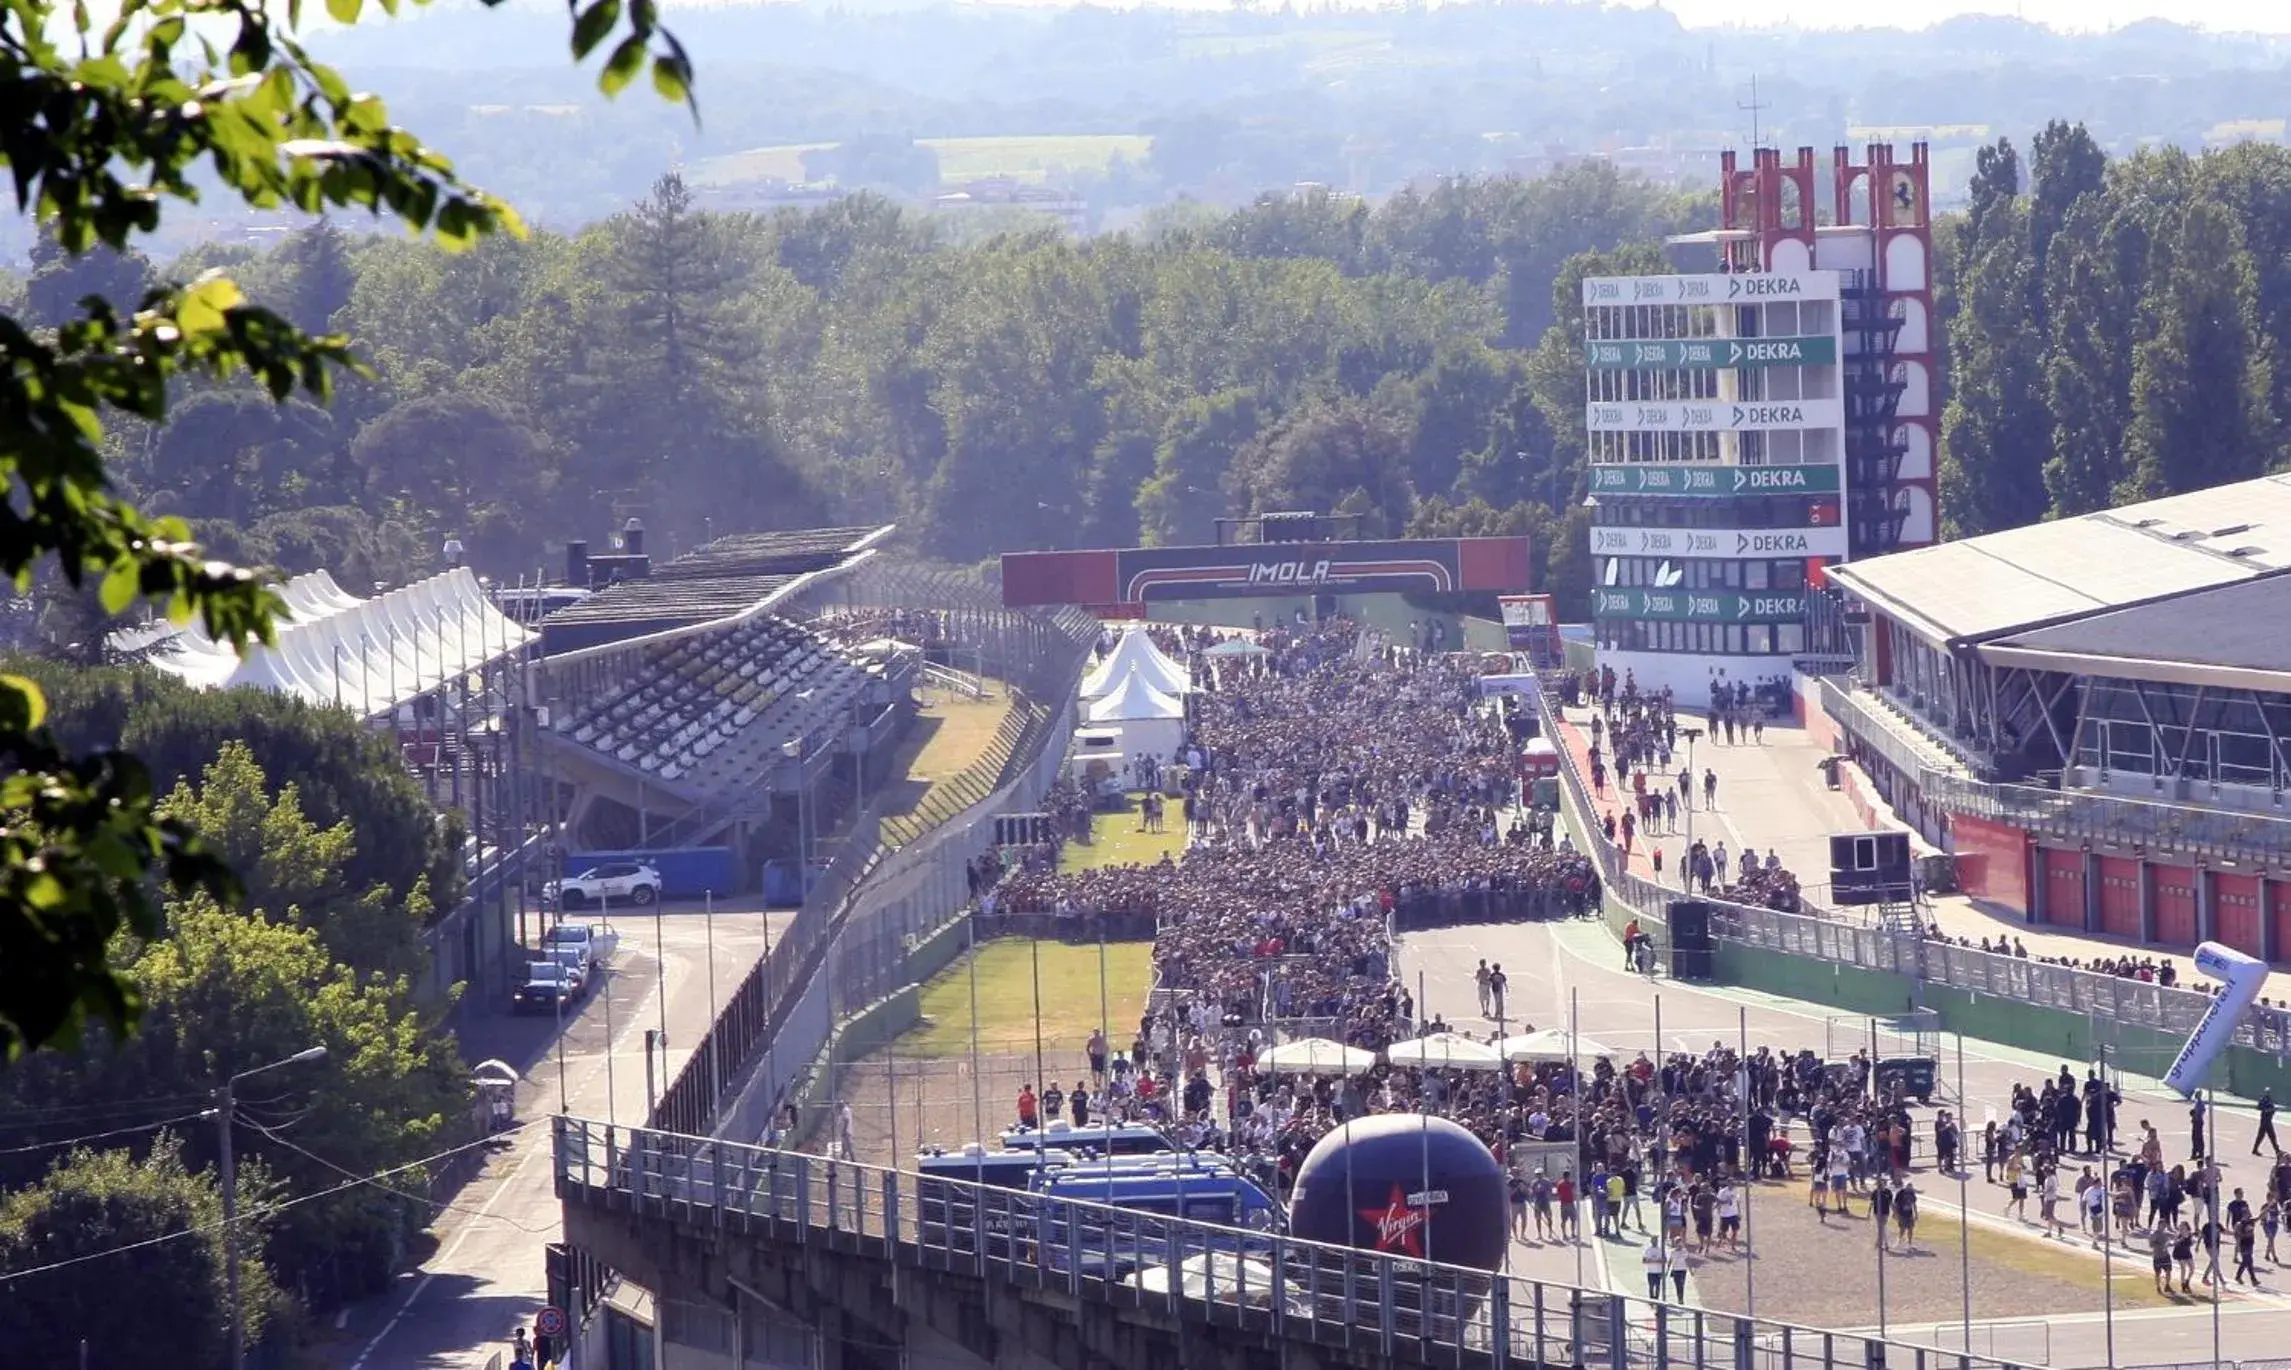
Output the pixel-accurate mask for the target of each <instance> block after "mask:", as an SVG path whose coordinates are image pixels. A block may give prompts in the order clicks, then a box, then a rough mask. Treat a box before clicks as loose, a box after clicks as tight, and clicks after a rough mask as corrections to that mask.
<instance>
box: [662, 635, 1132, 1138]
mask: <svg viewBox="0 0 2291 1370" xmlns="http://www.w3.org/2000/svg"><path fill="white" fill-rule="evenodd" d="M982 617H986V616H983V615H982ZM999 626H1000V625H999V624H998V628H999ZM1096 632H1097V625H1096V623H1095V621H1094V620H1091V619H1090V618H1089V617H1088V616H1087V615H1079V614H1073V613H1067V612H1061V613H1060V614H1058V615H1056V616H1053V617H1051V618H1049V619H1046V620H1043V621H1041V622H1040V623H1037V624H1034V625H1033V631H1030V632H1028V633H1026V634H1013V635H1012V636H1013V639H1014V640H1013V641H1012V642H1011V643H1010V644H1009V650H1010V652H1011V654H1012V660H1013V661H1014V662H1016V661H1020V660H1021V659H1023V669H1021V670H1014V671H1012V672H1011V675H1012V676H1013V677H1015V678H1017V679H1019V680H1021V681H1022V682H1023V683H1024V684H1025V686H1026V688H1027V689H1028V690H1029V691H1030V692H1034V691H1038V692H1040V694H1041V695H1042V696H1043V697H1047V698H1053V699H1061V698H1062V699H1064V700H1065V701H1066V703H1065V706H1064V707H1063V708H1062V709H1061V710H1060V711H1059V712H1058V713H1057V714H1055V715H1053V716H1052V718H1053V720H1054V726H1052V727H1050V728H1047V729H1044V730H1043V731H1042V732H1040V733H1038V734H1036V738H1037V739H1041V740H1054V739H1056V738H1057V737H1059V736H1060V735H1061V730H1070V728H1071V724H1072V721H1073V715H1074V702H1073V700H1074V686H1075V683H1076V682H1077V681H1078V680H1079V679H1080V676H1081V672H1082V668H1083V665H1084V663H1085V662H1086V660H1087V658H1088V652H1087V651H1086V649H1085V644H1086V643H1087V642H1088V641H1090V640H1091V639H1092V638H1094V637H1095V636H1096ZM1063 761H1064V754H1063V751H1062V749H1059V748H1055V747H1049V746H1045V747H1043V749H1042V753H1041V754H1040V755H1038V756H1036V757H1034V758H1033V759H1032V760H1030V761H1025V762H1020V761H1019V760H1018V759H1017V758H1013V764H1014V765H1020V766H1021V767H1022V769H1020V771H1019V773H1018V775H1017V777H1016V778H1015V779H1013V780H1012V781H1011V782H1010V783H1009V784H1006V785H1005V786H1003V788H1001V789H999V790H997V791H995V792H994V793H993V794H991V795H988V796H986V797H985V798H983V799H981V800H980V801H979V802H978V803H976V804H973V805H971V806H970V807H969V808H967V809H965V810H963V811H962V812H960V813H958V814H956V815H954V816H952V817H951V818H950V819H949V820H948V821H947V822H945V823H944V824H942V825H940V826H939V827H938V828H936V829H934V830H933V831H931V832H929V833H928V834H925V835H923V836H922V837H921V838H920V839H919V840H916V841H912V842H909V843H908V844H906V845H904V846H901V847H899V848H898V849H896V850H892V849H890V847H888V846H887V845H886V844H885V843H884V842H883V841H882V840H881V838H882V816H883V812H884V809H885V806H886V805H887V804H889V803H891V802H893V797H892V796H890V795H885V796H882V797H880V798H879V799H878V800H877V801H876V803H875V804H873V805H871V806H870V807H869V808H868V809H867V810H866V811H865V812H864V813H862V814H861V815H860V816H859V818H858V819H857V820H855V821H854V823H853V824H852V827H851V830H850V831H849V832H848V833H847V834H846V835H845V836H844V838H843V839H842V841H841V842H840V843H839V845H838V850H837V854H836V857H835V859H834V861H833V862H832V863H830V865H829V866H828V868H827V869H826V870H825V871H823V872H822V873H821V874H820V875H819V877H818V878H817V880H816V882H815V883H813V884H812V885H811V886H810V888H809V889H808V890H807V891H806V893H805V897H804V901H803V906H802V908H801V909H799V910H798V911H797V913H796V916H795V918H794V920H793V921H792V922H790V923H789V925H788V928H787V930H786V932H784V933H783V934H781V936H780V938H779V940H778V941H777V942H776V943H775V944H774V945H773V946H772V947H771V948H770V950H769V952H768V953H767V954H766V955H765V956H764V957H763V959H761V960H759V961H758V962H757V963H756V965H755V967H754V969H752V970H750V971H749V973H748V975H747V977H746V978H745V979H743V980H742V981H741V983H740V986H739V988H738V989H736V990H735V991H733V993H732V995H731V997H730V998H729V999H727V1000H726V1001H725V1004H724V1007H723V1009H722V1011H721V1012H720V1013H719V1015H718V1016H717V1019H716V1021H715V1022H714V1023H713V1024H711V1025H710V1027H709V1030H708V1035H707V1036H706V1038H704V1039H703V1040H702V1042H701V1043H700V1046H699V1047H698V1049H697V1050H695V1051H694V1053H693V1054H692V1056H691V1057H690V1058H688V1059H687V1060H686V1062H685V1064H684V1066H683V1068H682V1069H681V1070H680V1072H679V1073H678V1075H677V1077H676V1079H675V1081H674V1082H673V1083H672V1084H671V1085H670V1086H669V1087H668V1089H667V1090H666V1091H664V1092H663V1093H662V1095H661V1097H660V1100H659V1102H658V1104H657V1106H656V1107H655V1109H654V1111H653V1113H652V1117H651V1121H652V1122H653V1123H654V1124H656V1125H658V1126H661V1127H666V1128H671V1129H674V1130H677V1131H681V1132H709V1131H714V1130H715V1129H717V1128H718V1127H719V1126H724V1125H726V1124H727V1118H726V1114H727V1110H729V1109H731V1108H732V1107H733V1105H734V1104H735V1101H736V1100H737V1101H740V1102H742V1103H745V1102H748V1101H749V1100H750V1099H751V1096H760V1097H756V1098H754V1102H755V1103H757V1104H758V1105H760V1106H761V1107H751V1108H745V1109H743V1110H741V1111H742V1112H743V1114H744V1115H745V1116H743V1117H741V1118H740V1119H738V1120H737V1121H738V1124H739V1125H740V1126H741V1127H744V1128H747V1129H749V1130H750V1132H749V1135H760V1134H761V1133H762V1131H763V1130H764V1129H763V1124H764V1121H765V1118H766V1117H767V1116H768V1112H767V1110H768V1109H769V1108H772V1107H776V1104H777V1101H778V1097H779V1095H780V1093H781V1092H782V1090H783V1089H784V1087H785V1085H786V1084H787V1083H788V1081H789V1074H788V1072H790V1071H800V1070H802V1069H804V1068H807V1067H808V1066H809V1065H810V1064H811V1063H812V1061H813V1060H814V1059H815V1058H816V1057H817V1056H818V1054H819V1052H820V1051H821V1050H822V1049H823V1048H824V1046H825V1045H826V1043H827V1041H828V1040H829V1038H830V1036H831V1035H832V1033H833V1031H834V1025H835V1022H836V1021H837V1018H838V1016H839V1012H838V1011H839V1010H840V1011H841V1012H842V1013H848V1012H850V1011H852V1010H855V1009H857V1008H859V1007H862V1006H864V1005H865V1004H867V1003H869V1002H871V1001H872V1000H874V999H876V998H878V997H880V996H882V995H883V994H887V993H889V992H890V991H892V990H894V989H897V988H899V987H900V986H901V985H903V984H904V983H905V967H906V951H907V949H908V948H910V947H911V946H912V945H913V944H914V943H915V941H917V940H918V939H920V938H922V937H926V936H928V935H930V934H931V933H932V932H934V931H936V930H938V929H940V928H943V927H944V926H945V925H946V924H947V923H948V922H950V921H952V920H954V919H957V918H960V917H962V916H963V910H964V906H965V904H966V903H967V902H968V898H969V888H968V881H967V867H968V863H969V861H970V859H971V858H972V857H974V856H976V855H977V854H978V853H979V852H981V851H984V850H986V848H987V847H989V846H991V845H992V844H993V834H994V816H995V815H996V814H998V813H1001V812H1003V811H1004V810H1005V809H1008V808H1012V807H1017V808H1030V807H1032V806H1033V804H1034V801H1035V800H1036V799H1037V798H1039V797H1040V795H1041V793H1042V791H1043V790H1044V789H1046V788H1047V787H1048V785H1049V784H1050V782H1051V781H1052V780H1053V779H1055V778H1056V775H1057V772H1058V770H1059V768H1060V767H1061V766H1062V764H1063ZM899 802H903V801H899ZM822 970H825V971H826V974H824V975H822V974H821V971H822ZM783 1036H784V1038H785V1040H782V1038H783Z"/></svg>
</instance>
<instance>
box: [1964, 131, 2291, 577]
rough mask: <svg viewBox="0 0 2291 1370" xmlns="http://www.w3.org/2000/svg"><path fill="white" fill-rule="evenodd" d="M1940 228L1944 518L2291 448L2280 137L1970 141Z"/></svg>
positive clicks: (2171, 489)
mask: <svg viewBox="0 0 2291 1370" xmlns="http://www.w3.org/2000/svg"><path fill="white" fill-rule="evenodd" d="M1945 229H1946V231H1945V232H1944V233H1943V234H1942V235H1940V243H1939V246H1940V249H1941V250H1940V253H1939V255H1940V265H1941V267H1942V277H1941V281H1940V284H1941V287H1942V298H1941V305H1942V311H1943V318H1944V319H1945V320H1946V331H1945V337H1946V344H1947V352H1948V357H1947V363H1948V364H1947V368H1946V373H1947V376H1948V380H1949V386H1948V402H1947V404H1946V407H1945V408H1944V410H1943V417H1942V435H1941V436H1942V462H1941V510H1942V518H1943V527H1944V531H1945V533H1946V534H1947V535H1949V536H1966V535H1969V534H1974V533H1983V532H1988V531H1991V530H1993V529H1998V528H2010V527H2013V526H2016V525H2019V524H2024V523H2031V522H2035V521H2037V520H2039V519H2045V518H2060V517H2065V516H2068V515H2073V514H2081V513H2087V512H2090V511H2092V510H2095V509H2104V508H2107V507H2109V506H2110V505H2113V504H2120V503H2123V502H2126V501H2130V500H2139V499H2148V498H2153V497H2156V496H2159V495H2168V494H2175V493H2178V492H2181V491H2186V490H2196V489H2201V488H2203V487H2205V486H2210V485H2217V484H2220V483H2222V482H2226V481H2233V480H2241V479H2245V478H2248V477H2252V476H2257V475H2261V474H2264V473H2266V472H2268V471H2272V470H2277V469H2280V468H2281V467H2282V466H2283V465H2284V463H2285V460H2286V457H2287V456H2291V450H2287V448H2286V442H2287V440H2291V430H2287V429H2286V427H2285V422H2286V420H2291V373H2287V371H2286V369H2285V367H2284V365H2283V361H2282V359H2283V358H2284V356H2285V355H2286V353H2285V349H2286V347H2291V150H2286V149H2284V148H2282V147H2278V146H2275V145H2272V144H2263V143H2245V144H2239V145H2237V146H2234V147H2228V148H2222V149H2216V150H2213V151H2208V152H2204V153H2202V154H2200V155H2190V154H2188V153H2186V152H2183V151H2180V150H2178V149H2176V148H2159V149H2154V150H2148V151H2142V152H2140V153H2137V154H2135V155H2133V156H2130V157H2121V158H2110V157H2108V156H2107V155H2106V154H2105V153H2103V152H2102V151H2101V149H2100V148H2099V147H2098V145H2097V144H2095V143H2094V141H2093V139H2092V137H2091V135H2090V134H2089V133H2088V132H2087V131H2086V130H2085V128H2084V127H2083V126H2082V125H2080V124H2076V125H2072V124H2066V123H2060V122H2055V123H2053V124H2051V125H2049V126H2047V127H2046V128H2045V129H2044V131H2043V132H2041V133H2039V134H2037V136H2036V137H2035V138H2033V139H2031V140H2030V143H2029V148H2028V154H2027V157H2026V159H2025V161H2024V159H2023V157H2022V155H2021V152H2020V150H2019V149H2018V148H2016V147H2015V146H2014V145H2013V144H2012V143H2011V142H2010V141H2007V140H1999V141H1998V142H1996V143H1995V144H1993V145H1991V146H1989V147H1988V148H1985V149H1983V150H1982V152H1981V155H1980V160H1979V167H1978V170H1977V172H1976V174H1975V176H1974V180H1973V191H1972V199H1971V203H1970V204H1969V206H1968V207H1967V209H1966V211H1965V213H1964V214H1963V215H1962V216H1961V217H1959V218H1957V219H1956V220H1954V221H1952V222H1951V223H1950V224H1948V225H1946V226H1945Z"/></svg>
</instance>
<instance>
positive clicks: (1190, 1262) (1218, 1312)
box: [554, 1116, 2008, 1370]
mask: <svg viewBox="0 0 2291 1370" xmlns="http://www.w3.org/2000/svg"><path fill="white" fill-rule="evenodd" d="M554 1127H555V1137H554V1147H555V1165H556V1177H557V1192H558V1194H559V1195H561V1196H563V1197H564V1198H565V1199H566V1200H567V1201H569V1202H576V1201H579V1200H580V1199H581V1198H582V1197H583V1196H588V1195H595V1196H598V1197H600V1198H602V1200H603V1201H604V1202H605V1203H607V1204H609V1205H611V1206H612V1207H613V1208H614V1209H615V1210H619V1211H633V1212H635V1213H638V1214H640V1215H651V1216H655V1217H659V1218H662V1219H665V1220H667V1221H670V1222H678V1221H682V1222H687V1223H690V1224H692V1225H694V1226H696V1227H699V1228H701V1229H702V1230H704V1231H706V1232H707V1233H708V1234H709V1238H710V1240H712V1241H721V1240H723V1239H724V1232H725V1231H726V1228H725V1226H724V1224H725V1220H726V1218H727V1216H728V1215H732V1214H737V1215H740V1217H741V1218H742V1219H744V1220H745V1221H744V1222H743V1223H742V1226H744V1227H745V1228H746V1230H748V1231H749V1232H752V1233H755V1234H757V1235H759V1236H762V1237H766V1238H769V1239H772V1240H775V1241H781V1242H786V1243H789V1244H792V1245H795V1246H798V1247H809V1246H814V1245H817V1246H820V1247H823V1248H826V1247H832V1248H833V1249H835V1250H838V1251H847V1252H849V1251H856V1252H857V1253H858V1254H860V1255H863V1256H867V1257H875V1258H881V1259H884V1260H889V1261H895V1262H898V1263H901V1264H905V1265H909V1266H919V1267H923V1268H927V1269H937V1270H946V1271H956V1272H964V1273H968V1274H972V1275H975V1276H977V1277H979V1278H981V1279H985V1280H990V1281H993V1282H996V1283H1000V1284H1011V1285H1019V1286H1023V1287H1030V1288H1049V1289H1060V1290H1063V1291H1065V1292H1066V1293H1067V1294H1068V1295H1070V1296H1072V1297H1075V1298H1086V1299H1089V1300H1090V1301H1092V1302H1094V1303H1102V1304H1112V1305H1115V1306H1130V1307H1158V1308H1162V1309H1165V1310H1166V1311H1167V1312H1169V1313H1170V1314H1171V1315H1172V1316H1175V1317H1182V1318H1190V1319H1194V1320H1208V1321H1214V1322H1217V1323H1220V1324H1224V1325H1238V1326H1240V1327H1242V1328H1245V1329H1248V1330H1252V1331H1261V1332H1269V1333H1271V1334H1272V1335H1274V1336H1277V1337H1285V1338H1291V1339H1295V1340H1299V1341H1308V1342H1313V1343H1316V1344H1322V1345H1333V1346H1343V1347H1347V1348H1351V1349H1355V1350H1360V1351H1373V1352H1374V1353H1375V1354H1377V1355H1379V1356H1382V1357H1385V1358H1388V1359H1389V1358H1394V1357H1399V1356H1426V1358H1429V1359H1434V1360H1437V1361H1440V1362H1443V1363H1447V1362H1458V1363H1463V1362H1464V1358H1465V1357H1467V1356H1468V1357H1471V1358H1472V1360H1474V1361H1476V1360H1478V1359H1480V1358H1483V1357H1484V1358H1485V1360H1486V1362H1487V1363H1488V1364H1489V1365H1490V1366H1491V1367H1492V1370H1506V1367H1509V1366H1511V1365H1515V1364H1516V1365H1519V1366H1521V1367H1523V1370H1524V1368H1525V1367H1529V1366H1542V1365H1555V1364H1565V1363H1572V1364H1575V1365H1579V1366H1602V1367H1613V1370H1645V1368H1646V1367H1649V1366H1658V1367H1668V1368H1670V1370H1814V1368H1815V1367H1823V1368H1824V1370H1848V1368H1849V1367H1850V1370H1868V1367H1870V1366H1876V1365H1883V1366H1885V1367H1887V1370H2000V1368H2001V1367H2003V1366H2005V1365H2007V1364H2008V1363H2007V1362H2002V1361H1996V1360H1991V1359H1988V1358H1986V1357H1981V1356H1974V1355H1967V1354H1964V1353H1961V1352H1957V1353H1952V1352H1944V1351H1940V1350H1937V1349H1935V1348H1933V1347H1929V1346H1916V1345H1911V1344H1908V1343H1903V1342H1893V1341H1886V1340H1882V1339H1879V1338H1874V1337H1863V1336H1859V1335H1855V1334H1852V1333H1845V1332H1830V1331H1823V1330H1820V1329H1816V1328H1808V1327H1799V1326H1795V1325H1793V1324H1789V1323H1780V1322H1771V1321H1767V1320H1764V1319H1758V1320H1753V1319H1750V1318H1745V1317H1740V1316H1736V1315H1734V1314H1730V1313H1724V1312H1716V1311H1712V1310H1708V1309H1701V1308H1689V1307H1683V1306H1680V1305H1678V1304H1672V1303H1662V1302H1653V1301H1649V1300H1645V1299H1639V1298H1634V1297H1630V1296H1626V1295H1617V1294H1606V1293H1600V1292H1596V1291H1593V1290H1587V1289H1579V1288H1576V1287H1574V1286H1571V1285H1560V1284H1549V1283H1546V1282H1544V1281H1541V1280H1531V1279H1525V1278H1522V1277H1519V1276H1513V1275H1506V1274H1502V1273H1500V1272H1489V1271H1485V1270H1476V1269H1471V1268H1468V1267H1464V1266H1458V1265H1452V1264H1446V1263H1442V1262H1439V1261H1436V1260H1413V1259H1409V1258H1406V1257H1400V1256H1390V1255H1382V1254H1378V1253H1374V1252H1368V1251H1362V1250H1359V1249H1356V1248H1353V1247H1345V1246H1334V1245H1330V1244H1327V1243H1323V1242H1314V1241H1306V1240H1303V1239H1301V1238H1297V1237H1291V1236H1288V1235H1285V1234H1283V1233H1279V1232H1269V1231H1260V1230H1256V1229H1249V1228H1234V1227H1226V1226H1220V1225H1216V1224H1212V1223H1204V1222H1195V1221H1189V1220H1182V1219H1177V1218H1171V1217H1164V1216H1161V1215H1158V1214H1152V1213H1145V1212H1141V1211H1139V1210H1136V1209H1124V1208H1110V1207H1107V1206H1105V1205H1101V1204H1093V1203H1082V1202H1076V1201H1073V1200H1064V1199H1046V1198H1041V1197H1037V1196H1034V1195H1031V1194H1023V1193H1017V1192H1013V1191H1011V1190H1007V1189H999V1188H995V1187H993V1186H989V1185H976V1184H969V1183H965V1182H961V1181H953V1180H944V1179H939V1178H936V1177H933V1178H928V1179H926V1178H924V1177H922V1176H919V1175H915V1174H910V1173H908V1172H905V1171H899V1170H889V1169H885V1168H883V1167H880V1166H871V1165H863V1164H859V1163H857V1162H852V1161H840V1160H830V1159H828V1158H825V1157H820V1156H813V1155H809V1154H806V1153H803V1152H795V1151H779V1150H774V1149H771V1148H767V1147H760V1146H751V1145H746V1144H742V1143H736V1142H724V1141H718V1140H715V1139H712V1138H706V1137H690V1136H680V1135H676V1134H672V1133H665V1132H656V1131H648V1130H643V1129H637V1128H628V1127H616V1126H610V1125H607V1124H604V1123H596V1122H590V1121H588V1120H585V1119H579V1118H569V1117H563V1116H560V1117H558V1118H557V1119H556V1120H555V1123H554ZM1435 1254H1436V1253H1435ZM1157 1269H1158V1270H1163V1271H1169V1270H1175V1269H1183V1271H1184V1278H1182V1279H1168V1280H1162V1281H1159V1282H1158V1284H1159V1287H1158V1288H1153V1287H1150V1286H1151V1285H1152V1284H1154V1283H1156V1282H1154V1281H1148V1280H1141V1279H1140V1278H1139V1277H1140V1276H1141V1275H1143V1274H1145V1273H1146V1272H1149V1271H1153V1270H1157Z"/></svg>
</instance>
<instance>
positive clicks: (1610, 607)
mask: <svg viewBox="0 0 2291 1370" xmlns="http://www.w3.org/2000/svg"><path fill="white" fill-rule="evenodd" d="M1591 612H1592V615H1593V616H1594V617H1597V618H1656V619H1675V620H1679V621H1681V622H1687V621H1691V622H1697V623H1704V622H1707V623H1795V622H1798V621H1799V620H1800V619H1803V618H1804V617H1805V616H1806V596H1805V592H1804V591H1801V590H1771V591H1768V590H1753V591H1749V592H1747V593H1745V592H1742V591H1736V590H1609V589H1600V590H1597V591H1594V592H1593V594H1592V604H1591Z"/></svg>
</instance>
